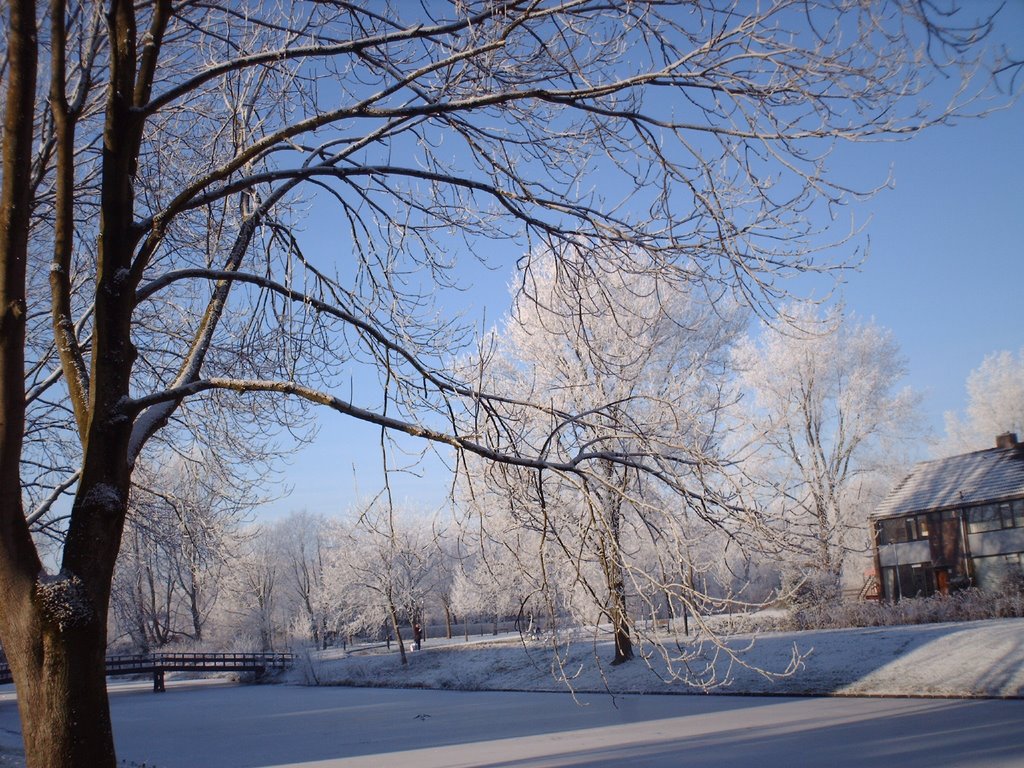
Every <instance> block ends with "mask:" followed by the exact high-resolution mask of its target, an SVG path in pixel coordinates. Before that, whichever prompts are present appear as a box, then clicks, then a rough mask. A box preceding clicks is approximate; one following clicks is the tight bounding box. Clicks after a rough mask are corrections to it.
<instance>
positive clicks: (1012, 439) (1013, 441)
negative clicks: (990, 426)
mask: <svg viewBox="0 0 1024 768" xmlns="http://www.w3.org/2000/svg"><path fill="white" fill-rule="evenodd" d="M1016 447H1017V433H1016V432H1003V434H1001V435H996V448H1016Z"/></svg>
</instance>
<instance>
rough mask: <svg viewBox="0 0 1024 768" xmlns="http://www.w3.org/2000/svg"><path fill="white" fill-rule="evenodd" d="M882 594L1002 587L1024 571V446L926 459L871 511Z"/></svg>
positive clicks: (1000, 443)
mask: <svg viewBox="0 0 1024 768" xmlns="http://www.w3.org/2000/svg"><path fill="white" fill-rule="evenodd" d="M871 531H872V534H873V539H874V551H875V570H876V573H877V574H878V575H879V581H880V584H879V587H880V597H881V598H882V599H883V600H898V599H900V598H902V597H917V596H927V595H931V594H934V593H936V592H939V593H943V594H947V593H948V592H949V591H950V590H955V589H958V588H960V587H965V586H977V587H979V588H981V589H998V588H1000V585H1001V584H1002V583H1003V580H1004V579H1005V578H1006V577H1007V576H1011V575H1016V576H1024V444H1021V443H1019V442H1018V441H1017V435H1015V434H1013V433H1006V434H1003V435H999V436H998V437H997V438H996V447H995V448H989V449H986V450H983V451H974V452H973V453H965V454H962V455H960V456H950V457H948V458H945V459H936V460H934V461H925V462H921V463H920V464H917V465H915V466H914V468H913V470H912V471H911V473H910V474H909V475H907V477H906V478H904V479H903V480H902V481H901V482H900V483H899V484H898V485H897V486H896V487H895V488H894V489H893V490H892V492H891V493H890V494H889V496H888V497H887V498H886V499H885V501H883V502H882V503H881V504H880V505H879V507H878V509H876V510H875V512H874V513H873V514H872V515H871Z"/></svg>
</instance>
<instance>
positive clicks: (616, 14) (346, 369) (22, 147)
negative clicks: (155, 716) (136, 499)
mask: <svg viewBox="0 0 1024 768" xmlns="http://www.w3.org/2000/svg"><path fill="white" fill-rule="evenodd" d="M705 6H706V7H705ZM3 18H4V22H5V29H6V32H5V38H4V41H5V55H4V58H3V62H4V67H3V69H2V73H3V75H2V76H3V78H4V80H3V85H4V117H3V126H4V127H3V159H2V168H3V181H2V186H0V265H2V266H0V312H2V316H0V331H2V333H0V382H2V383H0V419H2V422H0V534H2V535H0V589H2V591H3V593H4V595H5V600H4V601H3V603H2V604H0V636H2V638H3V644H4V648H5V650H6V652H7V654H8V656H9V659H10V661H11V665H12V669H13V673H14V677H15V680H16V682H17V685H18V702H19V708H20V712H21V718H22V724H23V733H24V739H25V744H26V754H27V756H28V760H29V762H30V763H31V764H33V765H34V766H41V767H43V766H69V765H88V766H95V767H100V768H104V767H110V766H113V765H114V764H115V756H114V750H113V740H112V736H111V727H110V720H109V715H108V706H107V699H106V688H105V680H104V677H103V656H104V652H105V647H106V627H107V614H108V610H109V599H110V588H111V579H112V576H113V571H114V565H115V562H116V559H117V553H118V551H119V548H120V545H121V536H122V531H123V527H124V524H125V519H126V515H127V509H128V499H129V489H130V485H131V478H132V471H133V468H134V466H135V463H136V461H137V460H138V459H139V457H140V456H141V455H142V452H143V451H144V450H145V449H152V448H153V442H152V441H154V440H160V441H163V442H164V443H165V444H181V442H182V441H187V440H190V439H192V438H191V437H190V436H188V434H187V433H188V431H189V430H198V431H200V432H201V431H202V429H203V424H204V421H205V420H206V419H208V418H214V417H216V416H217V415H224V414H227V415H228V416H230V418H231V419H233V420H235V422H236V423H237V425H238V427H237V432H238V433H240V434H245V433H246V432H247V431H250V432H251V435H252V437H253V438H254V439H256V440H257V441H261V440H265V439H266V434H265V433H264V432H263V431H262V428H263V425H265V424H280V423H284V424H285V425H287V426H290V425H293V424H295V423H296V422H297V421H298V422H299V423H301V419H302V418H303V414H304V410H303V409H304V408H305V407H306V406H308V405H321V406H325V407H327V408H331V409H333V410H335V411H337V412H338V413H341V414H345V415H348V416H352V417H355V418H358V419H362V420H365V421H369V422H372V423H374V424H377V425H379V426H381V427H382V428H383V429H384V430H386V431H388V432H389V433H405V434H410V435H413V436H416V437H420V438H425V439H427V440H432V441H435V442H437V443H439V444H446V445H450V446H454V447H455V448H456V449H457V450H460V451H468V452H471V453H476V454H479V455H482V456H485V457H488V458H492V459H495V460H500V461H505V462H509V463H512V464H515V465H519V466H524V467H535V468H538V469H541V468H544V467H547V466H548V465H549V463H550V462H549V459H548V458H546V457H545V456H543V455H536V454H533V453H531V452H530V450H529V449H528V448H526V447H521V446H520V445H518V444H517V443H514V442H513V443H507V442H502V441H498V440H485V439H483V437H482V436H481V435H480V434H477V433H476V432H472V431H470V432H466V431H463V430H462V428H461V427H462V425H463V424H464V423H466V422H465V420H464V419H463V416H464V415H465V413H466V412H467V410H468V411H473V410H474V409H477V408H482V409H486V408H487V407H488V406H489V404H490V403H492V402H501V401H500V400H495V399H494V398H491V397H489V396H487V395H486V394H484V393H481V392H478V391H476V390H475V389H474V388H473V387H472V386H471V385H468V384H467V383H465V382H462V381H459V380H458V379H457V378H455V377H453V375H452V365H451V361H452V359H453V353H457V352H458V350H459V342H460V340H462V339H464V338H466V337H465V336H464V335H463V333H462V329H461V328H460V326H459V325H458V324H457V323H456V322H455V321H454V320H453V319H452V318H451V317H448V316H446V315H444V313H440V312H436V311H435V306H433V304H432V302H431V299H432V298H436V297H437V296H439V295H443V292H444V290H445V289H446V288H447V287H449V286H451V285H452V284H453V283H454V282H456V278H457V276H456V275H455V274H454V272H453V267H454V265H455V263H456V262H457V259H453V258H452V254H453V253H472V252H473V251H474V249H477V250H479V251H480V252H484V251H485V249H484V248H483V246H482V244H488V243H490V242H492V241H493V240H495V239H511V240H512V241H513V242H515V243H516V244H517V246H519V247H520V248H522V249H526V250H527V252H528V253H529V250H528V249H529V247H530V246H532V245H533V244H535V243H546V244H549V245H552V246H554V245H557V244H559V243H566V242H571V243H573V244H576V245H578V246H580V247H584V248H588V247H591V246H605V245H622V244H627V243H628V244H631V245H632V246H633V247H635V248H638V249H643V250H644V251H645V252H646V253H647V254H648V255H649V258H650V263H651V264H652V265H655V266H656V267H657V269H658V270H659V271H660V273H661V274H662V276H663V279H665V280H669V281H677V282H679V281H682V282H690V283H700V284H704V285H705V286H706V287H707V290H708V291H709V295H711V296H713V297H715V296H719V295H721V294H722V293H723V292H728V291H732V292H734V293H736V294H738V295H742V296H744V297H746V298H747V299H748V300H750V301H751V302H753V303H754V304H756V305H758V306H759V307H761V308H762V309H765V310H766V311H767V310H769V309H770V306H771V304H772V302H773V301H774V300H776V299H777V298H778V296H779V295H780V294H784V293H785V292H786V288H785V287H784V282H783V280H782V279H783V278H784V277H785V276H787V275H791V274H794V273H799V272H802V271H808V270H811V271H815V270H822V269H826V268H827V265H826V264H823V263H820V262H819V261H816V260H815V258H814V255H815V252H817V251H819V249H820V247H821V243H822V241H821V239H818V238H817V237H815V233H814V230H815V229H816V228H817V227H816V225H815V223H814V222H815V221H816V216H817V214H818V213H819V212H822V213H824V210H825V206H835V205H839V204H842V202H844V200H845V199H847V198H848V193H847V191H846V188H845V187H844V185H843V183H842V180H840V179H833V178H831V177H830V176H829V174H828V168H827V157H828V150H829V148H830V146H832V144H833V143H834V142H836V141H845V140H856V139H859V138H899V137H903V136H907V135H910V134H912V133H914V132H915V131H917V130H919V129H921V128H923V127H925V126H927V125H930V124H934V123H937V122H942V121H944V120H946V119H947V118H948V117H949V116H950V115H951V114H953V113H954V112H956V111H957V110H959V108H960V106H961V105H962V100H961V97H962V96H964V95H965V94H964V93H963V92H960V91H957V92H956V93H954V94H953V95H952V103H948V102H944V105H943V106H940V107H938V108H936V109H926V108H924V107H921V106H920V104H921V99H919V98H918V96H919V95H920V94H922V92H923V91H925V90H926V89H927V87H928V85H929V78H930V77H931V76H932V75H933V74H935V73H936V72H943V73H944V72H947V71H960V70H961V69H962V68H964V67H966V68H967V69H968V70H969V71H970V70H971V69H972V67H973V64H974V62H975V61H976V60H977V48H978V42H979V41H980V40H981V39H982V38H984V36H985V33H986V32H987V31H988V29H989V23H988V20H987V19H982V20H980V21H979V22H978V23H971V21H970V19H968V20H967V22H968V23H966V24H959V23H958V21H957V18H956V16H955V15H954V16H948V15H945V14H942V13H938V12H935V11H934V9H933V8H932V6H931V5H930V4H925V5H922V4H920V3H917V2H910V1H909V0H907V1H906V2H899V1H898V0H893V2H890V3H885V4H875V3H862V4H852V5H848V4H845V3H838V4H834V3H832V2H826V1H825V0H821V2H816V1H813V0H777V1H776V2H773V3H769V4H765V5H760V6H757V7H756V8H754V9H752V10H746V9H744V7H743V6H742V5H739V4H738V5H737V6H736V7H727V8H724V9H722V8H719V7H718V5H717V4H714V3H710V2H709V3H706V4H704V3H699V4H694V3H693V2H692V1H691V0H686V2H678V3H677V2H670V1H669V0H646V1H644V2H635V3H623V4H609V3H607V2H604V0H561V1H560V0H551V1H550V2H536V0H512V1H511V2H494V1H493V0H479V1H478V2H461V1H460V2H453V3H446V2H440V1H439V2H437V3H426V4H416V5H414V4H395V5H394V6H393V7H380V6H378V5H376V4H370V3H366V4H365V5H364V4H361V3H316V2H308V3H307V2H300V1H299V0H295V2H285V3H283V4H270V3H264V2H262V1H261V0H250V1H249V2H241V3H238V2H231V3H227V2H224V3H221V2H210V3H192V2H183V3H177V4H175V3H172V2H170V0H154V2H152V3H144V4H136V3H132V2H129V1H128V0H108V2H106V3H103V4H101V3H99V2H96V1H95V0H52V2H50V3H49V4H47V5H46V6H45V7H41V6H40V5H39V4H37V3H35V2H33V0H12V1H11V2H10V3H8V4H6V5H5V6H4V10H3ZM922 52H923V53H924V54H925V56H924V57H922V55H920V54H921V53H922ZM923 62H927V64H928V66H922V63H923ZM993 66H994V70H998V69H1000V68H1002V67H1003V63H1002V62H995V64H994V65H993ZM954 90H955V89H954ZM41 94H45V97H44V98H38V97H40V95H41ZM314 204H315V205H324V206H333V214H332V215H331V216H330V221H331V223H332V225H331V229H330V235H331V237H330V238H329V243H330V245H323V244H322V243H321V244H319V245H316V244H314V243H313V242H311V240H310V239H309V238H307V237H305V235H304V233H303V232H302V231H301V230H300V228H299V227H298V226H297V223H298V220H299V217H300V215H301V212H302V210H304V209H305V208H306V207H307V206H309V205H314ZM460 241H461V244H460ZM477 246H480V247H479V248H477ZM594 253H595V259H601V258H602V254H604V253H606V251H605V250H604V249H603V247H596V248H595V250H594ZM526 258H527V259H528V258H529V257H528V256H527V257H526ZM524 266H526V267H527V269H525V270H524V274H529V272H530V270H529V265H528V264H524ZM602 268H604V269H613V268H614V264H606V265H604V266H603V267H602ZM43 276H45V279H43ZM40 329H45V332H44V333H40ZM27 330H30V331H31V332H30V333H29V334H28V335H27ZM353 369H362V370H364V371H367V370H369V371H372V372H374V373H375V374H377V377H378V378H377V382H376V384H371V383H370V382H371V381H372V380H373V379H372V377H363V378H359V379H358V380H359V382H360V383H359V386H358V388H357V387H355V386H350V384H352V383H353V381H354V379H353V377H352V375H351V374H352V371H353ZM536 405H537V406H538V407H540V408H543V407H544V405H543V404H536ZM200 414H202V417H201V416H200ZM552 417H553V418H554V419H556V420H563V419H564V418H565V415H563V414H553V415H552ZM51 436H52V437H53V438H54V439H52V440H51V439H50V437H51ZM623 461H627V462H628V461H629V458H628V457H622V456H619V455H617V454H615V452H614V451H611V450H606V451H604V452H602V455H601V456H599V457H594V456H592V455H590V454H589V453H582V454H579V455H576V456H571V457H564V458H562V459H560V460H559V462H558V468H559V469H560V470H561V471H563V472H565V473H567V474H572V473H577V474H578V475H579V477H580V478H581V480H580V482H581V483H596V482H599V477H600V475H599V473H600V472H602V471H606V468H607V467H608V466H610V465H611V466H616V465H620V464H621V463H622V462H623ZM602 468H605V469H602ZM601 482H602V484H603V481H601ZM607 487H608V490H609V491H611V490H612V486H607ZM680 491H682V489H680ZM65 493H73V501H72V502H71V508H70V511H69V512H62V511H61V509H60V505H59V504H55V502H54V501H53V500H54V499H60V498H61V497H62V495H63V494H65ZM33 526H36V528H37V529H45V530H47V531H48V532H50V533H51V534H52V535H54V536H56V537H58V538H59V539H60V540H61V542H62V549H61V553H60V555H59V558H58V559H59V561H60V571H59V573H57V574H53V575H51V574H47V573H46V572H45V571H44V569H43V567H42V561H41V558H40V557H39V553H38V551H37V549H36V546H35V544H34V542H33V540H32V533H31V531H32V527H33Z"/></svg>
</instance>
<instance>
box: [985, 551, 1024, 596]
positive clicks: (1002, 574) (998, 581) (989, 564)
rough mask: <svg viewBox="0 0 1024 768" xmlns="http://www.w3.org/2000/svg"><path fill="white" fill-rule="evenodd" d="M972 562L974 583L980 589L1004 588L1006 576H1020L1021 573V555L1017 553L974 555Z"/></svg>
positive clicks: (995, 589) (994, 589) (991, 590)
mask: <svg viewBox="0 0 1024 768" xmlns="http://www.w3.org/2000/svg"><path fill="white" fill-rule="evenodd" d="M973 564H974V582H975V584H976V585H977V586H978V587H979V588H980V589H985V590H988V591H990V592H994V591H997V590H1002V589H1005V588H1006V587H1007V584H1006V581H1007V579H1008V578H1012V577H1016V576H1020V574H1021V573H1022V570H1021V556H1020V555H1019V554H1017V553H1013V554H1010V555H993V556H992V557H976V558H974V560H973Z"/></svg>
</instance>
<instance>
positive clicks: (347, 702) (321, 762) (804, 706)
mask: <svg viewBox="0 0 1024 768" xmlns="http://www.w3.org/2000/svg"><path fill="white" fill-rule="evenodd" d="M5 688H6V686H5ZM111 693H112V695H111V711H112V715H113V719H114V724H115V730H116V739H117V745H118V756H119V758H121V760H122V761H125V764H126V765H128V766H139V765H143V764H144V765H145V766H147V768H202V767H203V766H210V767H211V768H214V767H216V768H271V767H273V768H285V766H288V767H289V768H293V767H294V768H299V767H300V766H301V768H350V767H352V766H416V768H431V767H432V766H437V767H438V768H440V767H441V766H444V767H446V768H454V767H455V766H502V767H503V768H533V767H534V766H568V765H575V766H607V767H608V768H610V767H611V766H619V765H629V766H631V767H632V766H680V765H687V766H702V767H703V766H709V767H711V768H727V767H731V766H736V767H737V768H738V767H739V766H743V768H749V767H750V766H754V768H774V766H785V767H786V768H791V767H799V766H864V765H893V766H899V768H914V767H915V766H920V767H921V768H925V767H927V768H935V766H978V767H979V768H980V767H981V766H984V767H985V768H996V767H999V766H1024V727H1022V726H1024V701H1020V700H1016V701H968V700H937V699H854V698H831V699H812V698H767V697H760V698H758V697H739V696H736V697H718V696H714V697H712V696H622V697H616V698H614V699H613V698H611V697H608V696H596V695H587V696H584V697H582V698H581V699H580V700H579V702H578V703H577V702H574V701H573V699H572V697H571V696H569V695H568V694H561V693H559V694H550V693H549V694H544V693H499V692H484V693H461V692H446V691H428V690H394V689H353V688H304V687H296V686H282V685H264V686H238V685H217V684H210V683H205V684H196V685H190V684H184V685H182V684H171V685H169V686H168V691H167V693H165V694H159V695H157V694H153V693H151V692H150V691H148V690H146V687H145V686H144V685H137V686H131V685H115V686H112V688H111ZM17 730H18V716H17V710H16V708H15V703H14V701H13V697H12V696H9V695H8V696H4V695H3V692H2V691H0V744H3V743H4V740H5V739H6V740H7V743H8V745H9V744H10V743H11V738H12V736H14V735H15V734H16V733H17Z"/></svg>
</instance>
